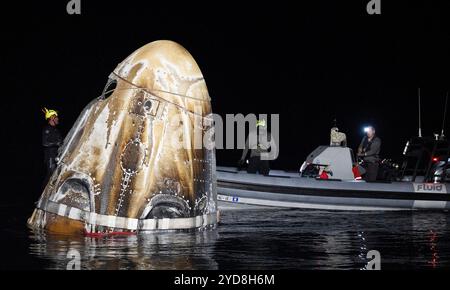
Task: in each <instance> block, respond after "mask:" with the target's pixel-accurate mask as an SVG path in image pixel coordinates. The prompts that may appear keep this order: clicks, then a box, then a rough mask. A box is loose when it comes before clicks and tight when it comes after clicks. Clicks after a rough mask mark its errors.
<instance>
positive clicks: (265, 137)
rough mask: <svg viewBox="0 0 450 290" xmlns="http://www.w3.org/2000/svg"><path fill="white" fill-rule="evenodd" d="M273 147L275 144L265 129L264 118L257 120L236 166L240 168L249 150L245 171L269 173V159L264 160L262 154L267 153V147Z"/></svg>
mask: <svg viewBox="0 0 450 290" xmlns="http://www.w3.org/2000/svg"><path fill="white" fill-rule="evenodd" d="M275 147H276V144H274V140H273V139H272V135H271V134H270V132H269V131H268V130H267V126H266V120H264V119H262V120H258V121H257V122H256V128H255V129H254V130H251V131H250V132H249V135H248V137H247V140H246V142H245V148H244V150H243V151H242V156H241V159H240V160H239V162H238V167H239V168H241V167H242V166H243V164H244V162H245V160H246V157H247V155H248V152H249V151H250V158H249V162H248V167H247V172H248V173H259V174H263V175H269V172H270V165H269V160H266V159H265V158H264V157H263V156H264V155H265V154H267V153H268V151H269V149H271V150H273V148H275Z"/></svg>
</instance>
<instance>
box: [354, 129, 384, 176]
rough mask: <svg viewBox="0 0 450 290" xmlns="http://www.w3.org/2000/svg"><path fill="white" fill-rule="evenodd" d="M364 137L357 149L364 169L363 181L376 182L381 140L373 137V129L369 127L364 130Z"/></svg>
mask: <svg viewBox="0 0 450 290" xmlns="http://www.w3.org/2000/svg"><path fill="white" fill-rule="evenodd" d="M364 131H365V132H366V136H364V138H363V139H362V141H361V144H360V145H359V147H358V157H360V158H361V159H362V160H363V164H362V166H363V167H364V168H365V169H366V174H365V176H364V180H366V181H369V182H370V181H376V180H377V174H378V166H379V163H380V149H381V139H380V138H378V137H377V136H376V135H375V128H374V127H372V126H369V127H367V128H365V129H364Z"/></svg>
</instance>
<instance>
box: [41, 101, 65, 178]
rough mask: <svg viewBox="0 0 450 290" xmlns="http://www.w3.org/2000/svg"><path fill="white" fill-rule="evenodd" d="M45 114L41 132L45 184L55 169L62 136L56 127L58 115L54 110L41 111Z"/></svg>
mask: <svg viewBox="0 0 450 290" xmlns="http://www.w3.org/2000/svg"><path fill="white" fill-rule="evenodd" d="M42 111H43V112H44V114H45V120H46V121H47V124H46V125H45V126H44V128H43V130H42V146H43V147H44V164H45V168H46V169H47V175H46V177H45V182H44V183H45V184H46V183H47V182H48V180H49V179H50V176H51V175H52V173H53V171H54V170H55V168H56V157H57V156H58V149H59V147H60V146H61V144H62V141H63V140H62V136H61V133H60V132H59V130H58V128H57V126H58V124H59V118H58V113H57V112H56V111H55V110H48V109H47V108H44V109H43V110H42Z"/></svg>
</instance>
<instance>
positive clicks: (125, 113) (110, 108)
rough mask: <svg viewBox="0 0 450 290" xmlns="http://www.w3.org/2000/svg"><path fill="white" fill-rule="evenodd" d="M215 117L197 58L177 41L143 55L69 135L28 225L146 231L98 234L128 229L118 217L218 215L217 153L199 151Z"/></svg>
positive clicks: (116, 74) (112, 81)
mask: <svg viewBox="0 0 450 290" xmlns="http://www.w3.org/2000/svg"><path fill="white" fill-rule="evenodd" d="M211 114H212V112H211V103H210V98H209V94H208V90H207V88H206V84H205V81H204V79H203V76H202V74H201V71H200V69H199V68H198V66H197V64H196V63H195V60H194V59H193V58H192V56H191V55H190V54H189V52H187V51H186V50H185V49H184V48H183V47H181V46H180V45H178V44H176V43H174V42H171V41H155V42H152V43H150V44H147V45H145V46H143V47H142V48H140V49H138V50H136V51H135V52H134V53H133V54H131V55H130V56H129V57H128V58H126V59H125V60H124V61H123V62H122V63H120V64H119V65H118V66H117V68H116V69H115V70H114V71H113V73H111V75H110V77H109V80H108V82H107V84H106V86H105V89H104V91H103V93H102V96H101V97H100V98H97V99H95V100H94V101H92V102H91V103H90V104H89V105H88V106H87V107H86V108H85V109H84V110H83V112H82V113H81V115H80V117H79V118H78V120H77V121H76V123H75V124H74V126H73V128H72V130H71V131H70V132H69V134H68V136H67V137H66V139H65V141H64V145H63V146H62V147H61V149H60V155H59V162H58V167H57V169H56V170H55V172H54V174H53V176H52V177H51V178H50V181H49V183H48V184H47V186H46V188H45V190H44V192H43V193H42V196H41V199H40V201H39V205H38V207H37V209H36V210H35V212H34V213H33V215H32V217H31V218H30V219H29V221H28V224H29V225H30V226H32V227H38V228H39V227H40V228H46V229H52V230H55V231H68V232H72V231H79V230H80V229H84V230H86V231H88V232H98V231H101V232H107V231H118V230H121V231H138V230H135V229H133V228H134V227H133V226H130V227H129V228H126V227H125V228H117V227H115V226H111V227H109V226H104V225H99V224H98V223H96V221H95V217H96V216H97V215H98V216H101V217H102V218H103V219H104V220H105V221H104V222H103V223H106V224H109V221H108V219H110V220H111V224H114V222H115V224H117V223H118V222H117V221H118V220H120V221H122V220H123V219H118V218H116V219H115V217H123V218H129V219H130V220H129V221H130V222H131V221H133V222H134V220H135V219H138V220H139V223H141V221H142V220H146V219H165V218H170V219H176V218H195V217H199V216H204V215H209V216H211V215H215V214H216V210H217V209H216V203H217V200H216V181H215V153H214V150H209V149H207V148H205V147H204V146H201V147H200V148H198V146H197V147H194V145H195V144H194V143H195V136H194V129H199V128H200V133H201V138H203V136H204V135H205V134H206V132H207V131H208V130H210V129H212V128H211V125H208V124H211V122H205V120H210V119H212V115H211ZM205 124H207V125H205ZM173 136H175V137H176V138H175V139H179V140H178V141H180V142H182V144H184V146H183V147H182V148H179V146H175V145H174V142H173V139H174V137H173ZM197 145H198V144H197ZM53 202H55V203H57V204H62V205H64V206H67V208H71V209H72V211H73V212H78V211H77V210H75V209H80V210H82V214H80V215H79V216H77V219H78V220H75V219H74V220H70V219H71V216H72V217H75V216H76V215H75V214H72V215H71V213H62V212H61V213H56V214H55V213H51V212H50V211H49V210H47V207H49V204H50V203H51V204H52V205H53V207H54V203H53ZM64 206H63V207H62V209H61V207H59V209H58V210H60V211H64V209H65V208H66V207H64ZM53 211H55V210H53ZM56 211H57V210H56ZM87 216H89V219H90V220H89V221H88V220H87V219H88V218H87ZM125 220H126V219H125ZM147 223H148V222H147ZM209 223H214V222H209ZM59 225H64V227H61V226H59ZM138 228H139V227H138Z"/></svg>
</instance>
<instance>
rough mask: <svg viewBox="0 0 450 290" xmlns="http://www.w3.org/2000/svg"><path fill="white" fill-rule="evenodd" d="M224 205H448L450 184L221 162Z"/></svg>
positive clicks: (390, 207)
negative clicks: (323, 176) (315, 175)
mask: <svg viewBox="0 0 450 290" xmlns="http://www.w3.org/2000/svg"><path fill="white" fill-rule="evenodd" d="M217 184H218V188H217V192H218V201H219V208H220V207H222V208H230V207H231V208H232V207H233V205H235V206H236V207H239V206H241V205H243V204H245V205H253V206H269V207H287V208H308V209H325V210H448V209H450V186H449V185H448V184H429V183H420V182H417V183H413V182H392V183H366V182H349V181H329V180H327V181H325V180H316V179H312V178H302V177H300V176H299V174H298V173H288V172H283V171H271V174H270V175H269V176H262V175H258V174H248V173H246V172H244V171H237V170H236V169H234V168H230V167H218V168H217Z"/></svg>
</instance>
